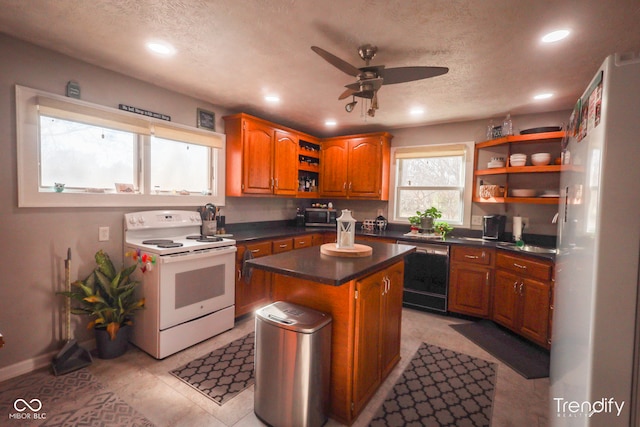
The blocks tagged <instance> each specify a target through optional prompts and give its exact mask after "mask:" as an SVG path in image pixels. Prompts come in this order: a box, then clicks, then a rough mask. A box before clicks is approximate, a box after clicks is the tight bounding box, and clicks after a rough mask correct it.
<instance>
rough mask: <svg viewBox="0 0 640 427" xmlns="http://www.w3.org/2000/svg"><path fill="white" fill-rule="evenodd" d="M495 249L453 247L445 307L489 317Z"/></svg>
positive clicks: (462, 312) (455, 311)
mask: <svg viewBox="0 0 640 427" xmlns="http://www.w3.org/2000/svg"><path fill="white" fill-rule="evenodd" d="M494 258H495V249H488V248H481V247H470V246H454V247H452V248H451V266H450V269H449V295H448V297H447V300H448V301H447V305H448V310H449V311H452V312H454V313H461V314H467V315H470V316H476V317H482V318H488V317H489V316H490V314H491V291H492V283H493V264H494Z"/></svg>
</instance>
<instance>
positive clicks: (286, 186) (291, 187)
mask: <svg viewBox="0 0 640 427" xmlns="http://www.w3.org/2000/svg"><path fill="white" fill-rule="evenodd" d="M273 162H274V163H273V180H274V187H273V193H274V194H279V195H290V196H295V195H296V194H297V192H298V168H297V167H296V165H297V164H298V137H297V136H296V135H294V134H292V133H289V132H285V131H281V130H276V131H275V139H274V154H273Z"/></svg>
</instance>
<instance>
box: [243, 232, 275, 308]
mask: <svg viewBox="0 0 640 427" xmlns="http://www.w3.org/2000/svg"><path fill="white" fill-rule="evenodd" d="M245 251H251V253H252V255H253V257H254V258H260V257H263V256H267V255H271V253H272V251H271V242H270V241H269V242H262V243H255V244H250V245H239V246H238V252H237V253H236V295H235V305H236V309H235V317H239V316H242V315H243V314H246V313H249V312H251V311H253V310H255V309H256V308H258V307H261V306H263V305H266V304H268V303H269V302H270V301H271V273H269V272H267V271H264V270H258V269H257V268H254V269H252V270H251V278H250V279H249V278H248V277H247V276H246V275H245V271H244V269H243V267H244V265H243V264H244V263H243V259H244V255H245Z"/></svg>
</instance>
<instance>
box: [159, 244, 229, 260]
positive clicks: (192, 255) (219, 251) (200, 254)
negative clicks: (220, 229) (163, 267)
mask: <svg viewBox="0 0 640 427" xmlns="http://www.w3.org/2000/svg"><path fill="white" fill-rule="evenodd" d="M237 250H238V248H236V247H235V246H225V247H222V248H212V249H203V250H201V251H197V252H182V253H180V254H176V255H167V256H162V257H159V258H160V262H162V263H163V264H170V263H172V262H180V261H185V260H186V259H187V258H185V257H187V256H188V259H189V261H191V260H196V259H203V258H212V257H217V256H220V255H226V254H232V253H234V252H236V251H237Z"/></svg>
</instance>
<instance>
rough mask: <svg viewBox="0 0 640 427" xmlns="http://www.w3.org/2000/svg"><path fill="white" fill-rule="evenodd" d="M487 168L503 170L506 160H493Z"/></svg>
mask: <svg viewBox="0 0 640 427" xmlns="http://www.w3.org/2000/svg"><path fill="white" fill-rule="evenodd" d="M487 167H488V168H489V169H493V168H503V167H504V160H503V161H500V160H492V161H490V162H489V163H487Z"/></svg>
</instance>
